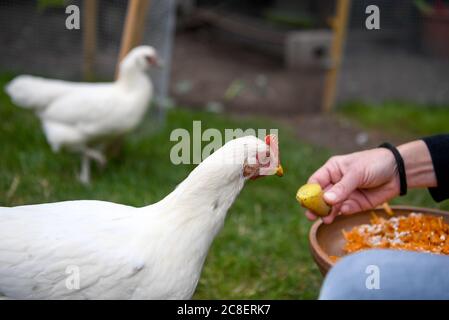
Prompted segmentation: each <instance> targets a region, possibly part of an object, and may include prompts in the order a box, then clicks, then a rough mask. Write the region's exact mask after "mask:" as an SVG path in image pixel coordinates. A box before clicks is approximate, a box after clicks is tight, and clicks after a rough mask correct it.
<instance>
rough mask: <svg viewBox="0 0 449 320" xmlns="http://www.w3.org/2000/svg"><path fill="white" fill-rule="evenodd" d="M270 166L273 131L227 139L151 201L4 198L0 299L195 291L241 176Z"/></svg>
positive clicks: (275, 169)
mask: <svg viewBox="0 0 449 320" xmlns="http://www.w3.org/2000/svg"><path fill="white" fill-rule="evenodd" d="M267 156H268V157H267ZM267 160H268V161H267ZM273 174H277V175H279V176H281V175H282V167H281V166H280V164H279V157H278V144H277V139H276V136H273V135H272V136H267V138H266V141H265V142H264V141H262V140H259V139H257V138H256V137H254V136H247V137H243V138H238V139H235V140H232V141H230V142H228V143H227V144H225V145H224V146H223V147H222V148H220V149H219V150H217V151H216V152H215V153H213V154H212V155H211V156H209V157H208V158H206V159H205V160H204V161H203V162H202V163H201V164H200V165H198V166H197V167H196V168H195V169H194V170H193V171H192V172H191V173H190V175H189V176H188V177H187V178H186V179H185V180H184V181H183V182H182V183H181V184H180V185H178V187H177V188H176V189H175V190H174V191H173V192H172V193H170V194H169V195H168V196H167V197H165V198H164V199H162V200H161V201H160V202H158V203H155V204H153V205H149V206H147V207H142V208H135V207H130V206H125V205H120V204H115V203H111V202H104V201H67V202H58V203H48V204H40V205H29V206H20V207H12V208H6V207H0V298H3V299H5V298H9V299H189V298H191V296H192V295H193V293H194V291H195V288H196V285H197V283H198V279H199V277H200V273H201V269H202V266H203V263H204V260H205V258H206V255H207V252H208V250H209V247H210V245H211V243H212V240H213V239H214V237H215V236H216V235H217V233H218V232H219V231H220V229H221V228H222V226H223V223H224V219H225V217H226V213H227V211H228V209H229V207H230V206H231V205H232V203H233V202H234V200H235V198H236V196H237V195H238V194H239V192H240V190H241V189H242V188H243V185H244V183H245V181H246V180H248V179H250V178H251V179H253V178H256V177H258V176H261V175H273ZM77 279H78V281H76V280H77Z"/></svg>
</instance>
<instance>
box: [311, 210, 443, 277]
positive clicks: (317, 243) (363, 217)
mask: <svg viewBox="0 0 449 320" xmlns="http://www.w3.org/2000/svg"><path fill="white" fill-rule="evenodd" d="M391 208H392V209H393V211H394V213H395V216H403V215H408V214H409V213H410V212H420V213H423V214H431V215H436V216H443V218H444V220H445V221H446V222H447V223H449V212H447V211H442V210H437V209H428V208H417V207H408V206H392V207H391ZM373 211H374V212H375V213H376V214H377V215H378V216H381V217H386V218H388V217H389V216H388V214H387V213H386V212H385V211H384V210H383V209H382V208H377V209H374V210H368V211H363V212H359V213H356V214H353V215H348V216H338V217H337V218H335V220H334V222H333V223H331V224H324V223H323V222H322V221H321V220H318V221H317V222H315V223H314V224H313V225H312V228H311V229H310V232H309V246H310V251H311V253H312V256H313V260H315V263H316V264H317V266H318V268H319V269H320V271H321V273H322V274H323V275H326V273H327V272H328V271H329V269H330V268H332V266H333V265H334V262H332V261H331V259H330V258H329V256H342V255H344V252H343V246H344V243H345V239H344V238H343V234H342V230H345V231H349V230H351V229H352V228H353V227H355V226H358V225H361V224H365V223H369V221H370V219H371V212H373Z"/></svg>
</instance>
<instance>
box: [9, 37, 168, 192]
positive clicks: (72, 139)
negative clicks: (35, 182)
mask: <svg viewBox="0 0 449 320" xmlns="http://www.w3.org/2000/svg"><path fill="white" fill-rule="evenodd" d="M158 63H159V60H158V57H157V53H156V51H155V49H154V48H153V47H149V46H141V47H136V48H134V49H133V50H131V51H130V52H129V53H128V55H127V56H126V57H125V58H124V59H123V60H122V62H121V63H120V69H119V76H118V78H117V80H116V81H115V82H113V83H76V82H69V81H62V80H52V79H44V78H40V77H34V76H30V75H21V76H18V77H16V78H15V79H13V80H12V81H11V82H10V83H9V84H7V86H6V88H5V90H6V92H7V93H8V94H9V95H10V97H11V99H12V101H13V102H14V103H15V104H17V105H18V106H21V107H23V108H26V109H32V110H34V111H35V113H36V115H37V116H38V117H39V118H40V120H41V122H42V128H43V130H44V133H45V136H46V138H47V141H48V143H49V144H50V146H51V148H52V150H53V151H54V152H57V151H59V150H61V149H67V150H69V151H72V152H78V153H81V155H82V159H81V172H80V175H79V178H80V181H81V182H82V183H85V184H88V183H89V180H90V160H91V159H92V160H95V161H97V162H98V163H99V164H100V165H104V164H105V163H106V158H105V156H104V155H103V152H102V149H103V147H104V146H105V144H106V143H107V142H109V141H111V139H113V138H115V137H117V136H121V135H123V134H125V133H128V132H130V131H131V130H133V129H134V128H135V127H136V126H137V125H138V124H139V123H140V121H141V120H142V119H143V117H144V114H145V112H146V110H147V108H148V106H149V104H150V101H151V98H152V96H153V86H152V83H151V79H150V78H149V76H148V75H147V71H148V69H149V68H150V67H151V66H153V65H158Z"/></svg>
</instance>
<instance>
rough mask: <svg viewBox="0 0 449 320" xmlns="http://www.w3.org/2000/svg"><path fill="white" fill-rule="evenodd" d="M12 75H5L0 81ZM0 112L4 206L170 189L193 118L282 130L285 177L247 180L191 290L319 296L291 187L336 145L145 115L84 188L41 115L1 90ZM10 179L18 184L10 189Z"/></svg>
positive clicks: (180, 114) (418, 200) (150, 197)
mask: <svg viewBox="0 0 449 320" xmlns="http://www.w3.org/2000/svg"><path fill="white" fill-rule="evenodd" d="M9 79H10V77H9V76H7V75H3V76H0V86H1V87H3V85H4V84H5V83H6V81H7V80H9ZM0 119H1V120H2V121H0V146H1V151H0V152H1V157H0V205H4V206H14V205H23V204H33V203H41V202H51V201H62V200H73V199H98V200H107V201H113V202H118V203H123V204H127V205H134V206H144V205H147V204H150V203H152V202H155V201H158V200H159V199H161V198H162V197H163V196H164V195H166V194H167V193H169V192H170V191H171V190H173V188H175V186H176V185H177V184H178V183H179V182H180V181H182V180H183V179H184V178H185V177H186V176H187V174H188V173H189V172H190V171H191V170H192V168H193V166H192V165H177V166H176V165H173V164H172V163H171V162H170V159H169V154H170V149H171V147H172V146H173V145H174V144H175V143H174V142H170V140H169V136H170V133H171V131H172V130H174V129H176V128H186V129H188V130H192V121H194V120H202V125H203V130H204V129H206V128H217V129H220V130H224V129H225V128H242V129H246V128H256V129H258V128H267V129H269V128H277V129H279V137H280V150H281V152H280V153H281V159H282V164H283V166H284V169H285V176H284V177H283V178H277V177H265V178H263V179H258V180H256V181H250V182H248V183H247V185H246V187H245V188H244V190H243V191H242V193H241V195H240V196H239V197H238V199H237V201H236V202H235V204H234V205H233V207H232V208H231V210H230V212H229V215H228V218H227V221H226V223H225V226H224V229H223V230H222V232H221V233H220V234H219V236H218V237H217V239H216V240H215V241H214V243H213V245H212V248H211V251H210V253H209V255H208V258H207V261H206V264H205V267H204V270H203V274H202V277H201V280H200V283H199V286H198V288H197V292H196V294H195V296H194V298H196V299H281V298H282V299H313V298H316V297H317V295H318V291H319V287H320V284H321V281H322V278H321V276H320V274H319V272H318V270H317V268H316V267H315V265H314V263H313V261H312V259H311V257H310V254H309V251H308V243H307V233H308V229H309V227H310V223H309V222H308V221H306V219H305V218H304V216H303V210H302V209H301V208H300V207H299V205H298V204H297V202H296V200H295V192H296V190H297V188H298V187H299V186H300V185H302V184H303V183H304V182H305V181H306V180H307V178H308V176H309V175H310V174H311V173H312V172H313V171H314V169H316V168H317V167H318V166H320V164H322V163H324V161H325V160H326V159H327V158H328V157H329V156H330V153H329V152H328V151H326V150H323V149H320V148H316V147H313V146H310V145H306V144H303V143H301V141H299V140H298V138H297V137H296V136H295V134H294V132H293V130H291V129H290V128H289V127H286V126H285V125H280V124H278V123H276V122H272V121H270V120H267V119H263V118H256V119H251V120H248V119H236V118H235V117H231V116H224V115H218V114H213V113H206V112H193V111H188V110H187V109H180V108H177V109H172V110H170V111H169V113H168V115H167V121H166V124H165V125H163V126H159V127H156V128H155V123H154V121H151V119H148V120H147V121H145V123H144V124H143V125H142V126H141V127H140V128H139V130H137V131H136V132H135V133H133V134H132V135H131V136H129V137H127V138H126V140H125V143H124V147H123V150H122V153H121V154H120V156H119V157H117V158H114V159H112V160H111V161H110V163H109V164H108V166H107V168H106V169H105V170H103V171H100V170H98V169H95V170H94V172H93V183H92V185H91V186H90V187H84V186H82V185H80V184H79V183H78V182H77V180H76V178H75V173H76V172H77V170H78V167H79V159H78V157H76V156H73V155H71V154H66V153H61V154H53V153H52V152H51V151H50V148H49V147H48V145H47V143H46V141H45V138H44V136H43V134H42V132H41V130H40V125H39V122H38V120H37V119H36V117H35V116H34V115H33V114H32V113H31V112H29V111H26V110H22V109H20V108H17V107H15V106H13V105H12V104H11V102H10V101H9V98H8V97H6V95H5V94H4V93H3V91H1V92H0ZM417 119H418V120H419V119H420V118H419V117H418V118H417ZM439 119H440V116H438V117H436V118H435V119H434V121H439ZM429 122H431V121H430V120H429ZM382 124H383V123H382ZM369 125H373V124H369ZM404 130H405V129H404ZM317 134H319V133H317ZM13 181H15V184H16V186H17V188H15V190H13V189H14V188H13V189H12V188H11V186H12V185H13ZM17 183H18V184H17ZM395 202H399V203H407V204H415V205H427V206H436V205H435V204H434V203H433V202H432V200H431V199H430V197H429V196H428V194H427V192H426V191H416V192H413V193H411V195H409V196H407V197H406V198H402V199H399V200H396V201H395ZM445 207H446V208H447V205H446V206H445ZM49 223H51V222H49Z"/></svg>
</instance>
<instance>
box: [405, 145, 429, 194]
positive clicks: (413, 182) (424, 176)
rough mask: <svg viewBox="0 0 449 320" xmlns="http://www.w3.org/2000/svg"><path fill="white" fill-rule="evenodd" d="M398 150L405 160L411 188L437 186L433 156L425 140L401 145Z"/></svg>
mask: <svg viewBox="0 0 449 320" xmlns="http://www.w3.org/2000/svg"><path fill="white" fill-rule="evenodd" d="M398 150H399V153H400V154H401V156H402V158H403V159H404V165H405V173H406V177H407V185H408V187H409V188H431V187H436V186H437V178H436V175H435V170H434V167H433V162H432V156H431V154H430V151H429V148H428V147H427V145H426V143H425V142H424V141H423V140H416V141H412V142H409V143H406V144H403V145H400V146H399V147H398Z"/></svg>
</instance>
